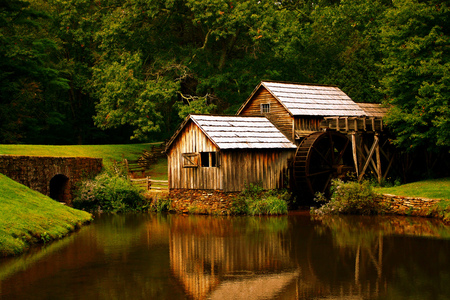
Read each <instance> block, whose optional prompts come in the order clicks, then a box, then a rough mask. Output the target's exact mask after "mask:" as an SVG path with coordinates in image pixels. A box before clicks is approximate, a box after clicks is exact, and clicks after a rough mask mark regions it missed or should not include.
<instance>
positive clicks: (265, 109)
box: [261, 103, 270, 114]
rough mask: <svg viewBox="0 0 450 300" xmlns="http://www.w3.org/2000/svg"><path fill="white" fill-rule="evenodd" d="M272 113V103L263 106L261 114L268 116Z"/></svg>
mask: <svg viewBox="0 0 450 300" xmlns="http://www.w3.org/2000/svg"><path fill="white" fill-rule="evenodd" d="M269 112H270V103H267V104H261V114H267V113H269Z"/></svg>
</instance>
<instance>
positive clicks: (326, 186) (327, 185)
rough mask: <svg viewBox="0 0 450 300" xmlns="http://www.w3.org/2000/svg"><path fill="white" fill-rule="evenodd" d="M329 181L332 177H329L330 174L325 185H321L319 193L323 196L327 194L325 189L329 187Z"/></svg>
mask: <svg viewBox="0 0 450 300" xmlns="http://www.w3.org/2000/svg"><path fill="white" fill-rule="evenodd" d="M331 179H332V176H331V174H330V176H328V179H327V181H326V183H325V184H324V185H323V189H322V191H321V192H322V193H323V194H325V193H327V192H328V191H327V189H328V188H329V186H330V183H331Z"/></svg>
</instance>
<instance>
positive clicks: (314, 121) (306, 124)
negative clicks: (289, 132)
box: [294, 116, 323, 131]
mask: <svg viewBox="0 0 450 300" xmlns="http://www.w3.org/2000/svg"><path fill="white" fill-rule="evenodd" d="M322 120H323V117H311V116H297V117H295V121H294V122H295V130H300V131H320V122H322Z"/></svg>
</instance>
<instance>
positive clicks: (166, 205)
mask: <svg viewBox="0 0 450 300" xmlns="http://www.w3.org/2000/svg"><path fill="white" fill-rule="evenodd" d="M152 210H153V211H156V212H167V211H170V210H171V200H170V198H169V197H162V198H157V199H155V200H154V201H153V203H152Z"/></svg>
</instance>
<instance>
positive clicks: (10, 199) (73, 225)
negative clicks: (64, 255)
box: [0, 174, 92, 256]
mask: <svg viewBox="0 0 450 300" xmlns="http://www.w3.org/2000/svg"><path fill="white" fill-rule="evenodd" d="M0 216H1V217H0V256H7V255H14V254H19V253H22V252H23V251H24V250H25V249H27V248H28V247H29V246H30V245H31V244H34V243H40V242H48V241H51V240H54V239H59V238H62V237H63V236H65V235H67V234H68V233H70V232H72V231H74V230H76V229H77V228H79V227H80V226H81V225H82V224H85V223H87V222H90V221H91V220H92V216H91V215H90V214H89V213H87V212H84V211H80V210H76V209H73V208H70V207H67V206H64V205H62V204H60V203H59V202H56V201H54V200H52V199H50V198H49V197H47V196H44V195H42V194H40V193H38V192H36V191H33V190H31V189H29V188H28V187H26V186H24V185H21V184H19V183H17V182H15V181H13V180H12V179H9V178H8V177H6V176H5V175H3V174H0Z"/></svg>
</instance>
